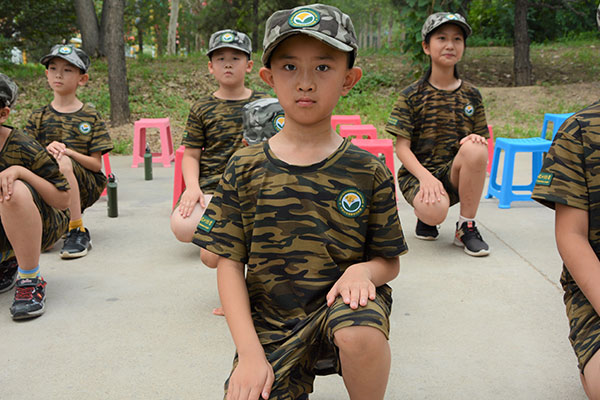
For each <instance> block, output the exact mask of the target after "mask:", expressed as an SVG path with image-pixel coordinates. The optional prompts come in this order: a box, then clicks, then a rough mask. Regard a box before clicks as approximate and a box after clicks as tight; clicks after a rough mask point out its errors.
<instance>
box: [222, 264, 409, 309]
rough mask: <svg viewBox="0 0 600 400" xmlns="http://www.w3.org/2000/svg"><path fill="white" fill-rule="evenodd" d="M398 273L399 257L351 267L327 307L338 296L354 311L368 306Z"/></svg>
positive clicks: (328, 301) (343, 276) (334, 286)
mask: <svg viewBox="0 0 600 400" xmlns="http://www.w3.org/2000/svg"><path fill="white" fill-rule="evenodd" d="M398 272H400V259H399V257H394V258H383V257H375V258H373V259H372V260H370V261H366V262H363V263H358V264H354V265H351V266H349V267H348V268H347V269H346V271H344V273H343V274H342V276H341V277H340V279H338V280H337V282H336V283H335V284H334V285H333V287H332V288H331V290H330V291H329V293H327V297H326V298H327V306H331V305H332V304H333V302H334V301H335V299H336V298H337V297H338V296H342V299H343V300H344V303H346V304H349V305H350V308H352V309H353V310H356V309H357V308H358V306H359V305H361V306H366V305H367V301H368V300H375V294H376V292H375V289H376V288H377V287H379V286H381V285H383V284H384V283H387V282H389V281H391V280H392V279H394V278H395V277H396V276H398ZM225 315H227V313H226V314H225Z"/></svg>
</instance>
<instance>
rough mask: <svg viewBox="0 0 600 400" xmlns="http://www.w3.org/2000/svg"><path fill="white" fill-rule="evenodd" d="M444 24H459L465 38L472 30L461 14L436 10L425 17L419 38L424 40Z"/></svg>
mask: <svg viewBox="0 0 600 400" xmlns="http://www.w3.org/2000/svg"><path fill="white" fill-rule="evenodd" d="M444 24H455V25H458V26H460V27H461V28H462V30H463V32H464V33H465V39H466V38H468V37H469V35H471V33H472V32H473V30H472V29H471V27H470V26H469V24H467V20H465V18H464V17H463V16H462V15H460V14H458V13H449V12H438V13H435V14H431V15H430V16H429V17H427V20H426V21H425V23H424V24H423V28H421V39H422V40H423V41H425V38H426V37H427V35H429V34H430V33H431V32H433V31H434V30H435V29H437V28H439V27H440V26H442V25H444Z"/></svg>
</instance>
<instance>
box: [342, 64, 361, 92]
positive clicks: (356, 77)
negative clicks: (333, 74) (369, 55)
mask: <svg viewBox="0 0 600 400" xmlns="http://www.w3.org/2000/svg"><path fill="white" fill-rule="evenodd" d="M360 78H362V69H360V67H352V68H350V69H349V70H348V71H347V72H346V77H345V78H344V86H343V87H342V96H345V95H347V94H348V92H349V91H350V89H352V88H353V87H354V85H356V84H357V83H358V81H360Z"/></svg>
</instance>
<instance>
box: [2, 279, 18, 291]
mask: <svg viewBox="0 0 600 400" xmlns="http://www.w3.org/2000/svg"><path fill="white" fill-rule="evenodd" d="M16 283H17V279H16V278H15V279H14V280H13V281H12V283H11V284H10V285H9V286H7V287H5V288H4V289H0V293H4V292H8V291H9V290H10V289H12V288H13V287H15V284H16Z"/></svg>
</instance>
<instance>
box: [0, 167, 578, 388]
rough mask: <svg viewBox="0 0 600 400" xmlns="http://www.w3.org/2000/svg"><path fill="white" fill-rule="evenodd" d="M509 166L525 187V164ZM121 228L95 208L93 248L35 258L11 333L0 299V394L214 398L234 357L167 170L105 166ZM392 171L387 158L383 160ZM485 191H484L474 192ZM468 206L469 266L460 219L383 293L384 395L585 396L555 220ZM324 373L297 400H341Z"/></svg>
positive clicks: (493, 206) (518, 208) (492, 204)
mask: <svg viewBox="0 0 600 400" xmlns="http://www.w3.org/2000/svg"><path fill="white" fill-rule="evenodd" d="M517 162H518V166H517V168H515V169H516V170H517V171H519V174H520V175H522V177H523V180H525V179H526V177H527V174H528V173H529V172H528V171H527V168H528V163H527V158H526V156H525V155H523V157H517ZM111 164H112V168H113V172H114V173H115V174H116V175H117V177H118V179H119V182H118V184H119V187H118V196H119V217H118V218H108V217H107V210H106V208H107V205H106V198H102V199H101V200H99V201H98V202H97V203H96V204H95V205H94V206H93V207H92V208H90V209H89V210H87V211H86V212H85V215H84V222H85V225H86V226H87V227H88V228H89V229H90V231H91V235H92V241H93V246H94V247H93V250H92V251H91V252H90V253H89V255H88V256H87V257H84V258H82V259H78V260H68V261H66V260H61V259H60V257H59V255H58V251H59V249H60V247H61V246H62V244H61V242H59V243H57V244H56V245H55V247H54V248H53V249H52V250H51V251H49V252H47V253H44V254H43V255H42V259H41V263H40V265H41V270H42V273H43V275H44V277H45V278H46V280H47V281H48V287H47V296H48V300H47V301H48V303H47V311H46V313H45V314H44V315H43V316H42V317H40V318H38V319H35V320H30V321H25V322H13V321H12V320H11V318H10V313H9V311H8V308H9V306H10V304H11V302H12V296H13V292H12V291H11V292H7V293H3V294H1V295H0V338H1V339H0V360H1V362H2V367H1V368H0V399H2V400H13V399H24V398H29V397H42V398H46V399H61V400H62V399H81V398H87V399H219V398H222V387H223V381H224V380H225V378H226V376H227V374H228V373H229V370H230V367H231V361H232V357H233V353H234V347H233V344H232V341H231V339H230V335H229V332H228V329H227V325H226V322H225V319H224V318H222V317H215V316H213V315H212V314H211V310H212V308H214V307H216V306H218V304H219V301H218V294H217V290H216V274H215V271H214V270H210V269H208V268H206V267H204V266H203V265H202V264H201V263H200V260H199V249H198V248H197V247H196V246H195V245H190V244H187V245H186V244H182V243H179V242H178V241H177V240H176V239H175V238H174V236H173V235H172V233H171V231H170V228H169V215H170V211H171V199H172V184H173V168H172V167H171V168H163V167H161V166H159V165H158V164H155V167H154V180H152V181H144V170H143V168H138V169H132V168H130V164H131V156H111ZM396 165H399V164H398V161H397V160H396ZM486 189H487V185H486ZM497 203H498V202H497V200H496V199H489V200H488V199H484V200H482V202H481V206H480V211H479V215H478V224H479V227H480V231H481V233H482V235H483V237H484V238H485V239H486V240H487V242H488V243H489V244H490V246H491V248H492V254H491V255H490V256H489V257H486V258H481V259H477V258H473V257H469V256H467V255H466V254H465V253H463V251H462V249H460V248H458V247H456V246H453V245H452V240H453V233H454V223H455V221H456V219H457V213H458V208H457V207H453V208H452V209H451V211H450V216H449V217H448V219H447V221H446V222H445V223H444V224H443V225H442V228H441V235H440V238H439V240H438V241H436V242H424V241H420V240H418V239H415V238H414V226H415V217H414V215H413V213H412V209H411V208H410V206H408V205H407V203H406V202H405V201H404V199H400V201H399V204H400V207H399V208H400V217H401V221H402V223H403V227H404V231H405V235H406V237H407V241H408V244H409V253H408V254H406V255H405V256H403V257H401V266H402V267H401V272H400V275H399V277H398V278H396V280H394V281H393V282H391V286H392V287H393V289H394V307H393V312H392V316H391V325H392V329H391V339H390V345H391V349H392V372H391V376H390V383H389V386H388V391H387V396H386V398H387V399H392V400H395V399H511V400H515V399H585V395H584V393H583V390H582V389H581V386H580V382H579V377H578V372H577V364H576V359H575V356H574V354H573V351H572V349H571V347H570V345H569V342H568V339H567V335H568V323H567V319H566V317H565V312H564V305H563V303H562V289H561V288H560V285H559V283H558V280H559V277H560V271H561V262H560V258H559V256H558V252H557V250H556V246H555V243H554V230H553V229H554V224H553V221H554V213H553V212H552V211H551V210H548V209H546V208H544V207H542V206H540V205H538V204H537V203H534V202H517V203H513V205H512V208H511V209H508V210H500V209H499V208H498V207H497ZM345 398H347V394H346V391H345V389H344V385H343V382H342V379H341V378H340V377H338V376H329V377H318V378H317V381H316V383H315V393H314V395H312V396H311V400H325V399H345Z"/></svg>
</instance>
